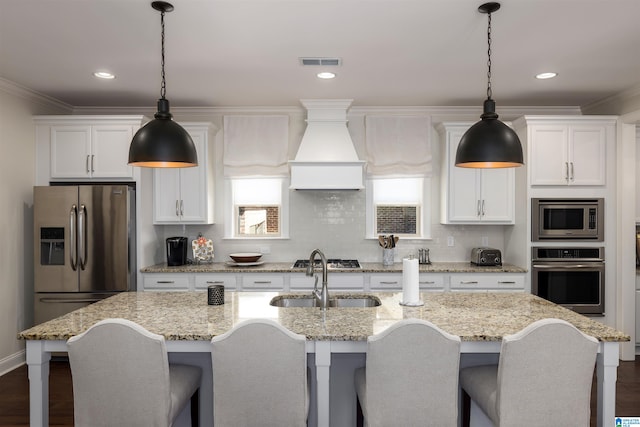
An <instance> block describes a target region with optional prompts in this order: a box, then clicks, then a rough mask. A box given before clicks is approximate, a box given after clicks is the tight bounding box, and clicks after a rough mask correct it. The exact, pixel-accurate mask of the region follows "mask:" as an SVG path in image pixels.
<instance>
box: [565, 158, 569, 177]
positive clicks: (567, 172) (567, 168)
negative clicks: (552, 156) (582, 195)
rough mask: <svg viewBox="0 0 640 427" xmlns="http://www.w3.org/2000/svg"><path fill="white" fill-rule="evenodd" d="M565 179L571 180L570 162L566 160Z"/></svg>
mask: <svg viewBox="0 0 640 427" xmlns="http://www.w3.org/2000/svg"><path fill="white" fill-rule="evenodd" d="M564 179H565V181H568V180H569V162H564Z"/></svg>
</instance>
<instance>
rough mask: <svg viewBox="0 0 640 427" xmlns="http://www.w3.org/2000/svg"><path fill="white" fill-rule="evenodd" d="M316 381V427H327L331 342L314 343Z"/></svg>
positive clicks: (328, 419)
mask: <svg viewBox="0 0 640 427" xmlns="http://www.w3.org/2000/svg"><path fill="white" fill-rule="evenodd" d="M315 351H316V379H317V384H318V385H317V393H318V427H329V425H330V410H329V401H330V393H329V387H330V385H329V382H330V374H331V342H330V341H316V343H315Z"/></svg>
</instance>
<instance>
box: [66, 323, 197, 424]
mask: <svg viewBox="0 0 640 427" xmlns="http://www.w3.org/2000/svg"><path fill="white" fill-rule="evenodd" d="M67 346H68V351H69V363H70V365H71V377H72V382H73V407H74V423H75V426H76V427H83V426H91V427H113V426H120V427H122V426H131V427H139V426H167V427H168V426H171V425H172V424H173V422H174V421H175V419H176V417H177V416H178V414H180V412H181V411H182V409H184V408H185V407H186V405H187V403H189V399H190V398H191V423H192V425H193V426H197V425H198V420H199V419H198V408H199V406H198V399H199V389H200V380H201V375H202V374H201V369H200V368H199V367H196V366H188V365H174V364H171V365H170V364H169V362H168V358H167V349H166V346H165V341H164V337H163V336H161V335H156V334H153V333H150V332H149V331H147V330H146V329H144V328H143V327H142V326H140V325H138V324H137V323H134V322H131V321H129V320H125V319H106V320H102V321H100V322H98V323H96V324H95V325H93V326H92V327H90V328H89V329H88V330H87V331H85V332H83V333H82V334H80V335H77V336H75V337H72V338H70V339H69V340H68V341H67Z"/></svg>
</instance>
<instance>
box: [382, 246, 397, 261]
mask: <svg viewBox="0 0 640 427" xmlns="http://www.w3.org/2000/svg"><path fill="white" fill-rule="evenodd" d="M394 252H395V251H394V250H393V248H385V249H382V265H393V258H394Z"/></svg>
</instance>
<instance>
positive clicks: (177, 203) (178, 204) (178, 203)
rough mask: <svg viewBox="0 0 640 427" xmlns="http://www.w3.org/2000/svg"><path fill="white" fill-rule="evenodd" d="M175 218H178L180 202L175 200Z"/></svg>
mask: <svg viewBox="0 0 640 427" xmlns="http://www.w3.org/2000/svg"><path fill="white" fill-rule="evenodd" d="M176 216H180V202H179V201H178V199H176Z"/></svg>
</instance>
